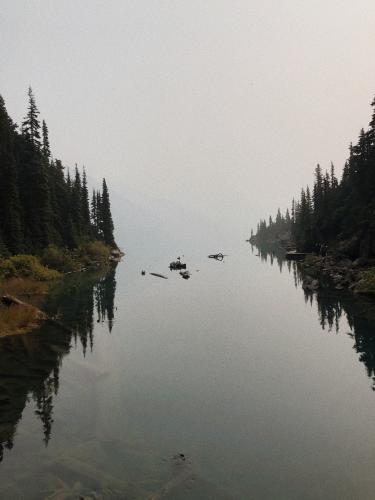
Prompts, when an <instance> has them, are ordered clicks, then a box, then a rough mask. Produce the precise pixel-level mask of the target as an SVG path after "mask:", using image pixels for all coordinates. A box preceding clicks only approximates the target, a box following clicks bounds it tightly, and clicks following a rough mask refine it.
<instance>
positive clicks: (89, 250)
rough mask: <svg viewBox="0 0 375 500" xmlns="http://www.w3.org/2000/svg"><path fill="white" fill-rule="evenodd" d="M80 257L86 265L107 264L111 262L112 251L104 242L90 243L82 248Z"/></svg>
mask: <svg viewBox="0 0 375 500" xmlns="http://www.w3.org/2000/svg"><path fill="white" fill-rule="evenodd" d="M79 253H80V256H81V257H82V258H83V259H84V261H85V262H86V264H90V263H92V262H106V261H108V260H109V257H110V255H111V250H110V248H109V247H107V245H106V244H105V243H103V242H102V241H89V242H88V243H85V244H83V245H81V246H80V248H79Z"/></svg>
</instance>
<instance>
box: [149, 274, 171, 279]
mask: <svg viewBox="0 0 375 500" xmlns="http://www.w3.org/2000/svg"><path fill="white" fill-rule="evenodd" d="M150 274H152V276H157V277H158V278H163V279H165V280H167V279H168V278H167V277H166V276H163V275H162V274H158V273H150Z"/></svg>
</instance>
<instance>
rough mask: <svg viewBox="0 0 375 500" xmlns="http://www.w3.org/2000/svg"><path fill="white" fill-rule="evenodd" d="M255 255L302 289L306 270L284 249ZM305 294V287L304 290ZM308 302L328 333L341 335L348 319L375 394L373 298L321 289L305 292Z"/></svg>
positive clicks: (267, 248) (263, 249)
mask: <svg viewBox="0 0 375 500" xmlns="http://www.w3.org/2000/svg"><path fill="white" fill-rule="evenodd" d="M251 251H252V253H253V254H255V255H256V256H259V257H260V258H261V260H262V261H264V262H270V263H271V265H274V264H277V266H278V267H279V269H280V272H281V271H282V270H285V269H286V270H287V271H288V272H289V273H291V274H292V276H293V280H294V284H295V286H296V287H301V284H302V281H303V277H304V275H303V269H302V268H301V266H300V265H299V263H298V262H295V261H290V260H286V259H285V250H283V249H282V248H280V247H272V246H262V247H254V246H253V245H251ZM301 290H303V289H302V287H301ZM303 294H304V300H305V302H306V303H310V304H311V306H314V305H315V306H316V310H317V312H318V317H319V323H320V325H321V327H322V329H323V330H326V331H327V332H335V333H339V331H340V320H341V319H342V318H344V319H346V321H347V323H348V324H349V327H350V331H349V332H348V331H345V332H344V333H345V334H347V335H349V336H350V337H352V338H353V340H354V346H353V348H354V350H355V351H356V352H357V353H358V355H359V361H361V362H362V363H363V364H364V365H365V367H366V373H367V375H368V377H369V378H371V380H372V390H373V391H375V303H374V300H373V299H371V298H366V297H364V296H358V295H355V294H353V293H350V292H348V291H341V290H335V289H332V288H328V287H327V288H320V289H318V290H316V291H311V290H303Z"/></svg>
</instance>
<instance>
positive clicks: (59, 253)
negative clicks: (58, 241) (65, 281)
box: [40, 245, 77, 273]
mask: <svg viewBox="0 0 375 500" xmlns="http://www.w3.org/2000/svg"><path fill="white" fill-rule="evenodd" d="M40 260H41V263H42V264H43V265H44V266H46V267H49V268H51V269H56V270H57V271H60V272H62V273H66V272H68V271H73V270H74V269H76V268H77V263H76V262H75V261H74V259H73V257H72V254H71V252H69V250H67V249H65V248H58V247H56V246H55V245H50V246H48V247H47V248H46V249H45V250H44V252H43V254H42V257H41V259H40Z"/></svg>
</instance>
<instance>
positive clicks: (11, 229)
mask: <svg viewBox="0 0 375 500" xmlns="http://www.w3.org/2000/svg"><path fill="white" fill-rule="evenodd" d="M28 98H29V104H28V110H27V114H26V117H25V119H24V121H23V123H22V132H21V133H19V132H18V131H17V126H16V125H15V124H14V123H13V122H12V120H11V118H10V117H9V116H8V113H7V111H6V108H5V104H4V100H3V98H2V97H1V96H0V255H3V256H6V255H8V254H16V253H21V252H27V253H38V254H41V253H42V252H43V249H45V248H47V247H48V246H49V245H55V246H57V247H64V248H69V249H74V248H77V247H78V246H80V245H81V244H83V243H87V242H89V241H93V240H95V239H97V238H99V239H101V240H103V241H104V242H106V243H108V244H110V245H112V246H115V242H114V239H113V222H112V216H111V211H110V202H109V196H108V189H107V186H106V184H105V182H103V192H104V193H103V195H101V194H100V193H99V192H96V193H95V202H94V205H95V207H92V208H94V210H93V213H91V214H90V206H89V196H88V188H87V179H86V172H85V171H83V174H82V175H81V173H80V171H79V170H78V167H77V166H76V168H75V175H74V179H73V180H71V178H70V175H69V173H68V174H67V176H65V172H64V171H65V169H64V167H63V165H62V163H61V161H60V160H52V159H51V150H50V143H49V136H48V127H47V124H46V122H45V121H44V120H43V122H42V127H41V126H40V122H39V118H38V117H39V111H38V108H37V106H36V102H35V97H34V95H33V92H32V89H31V88H29V91H28ZM40 129H42V137H41V134H40ZM97 207H99V209H98V208H97Z"/></svg>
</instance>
